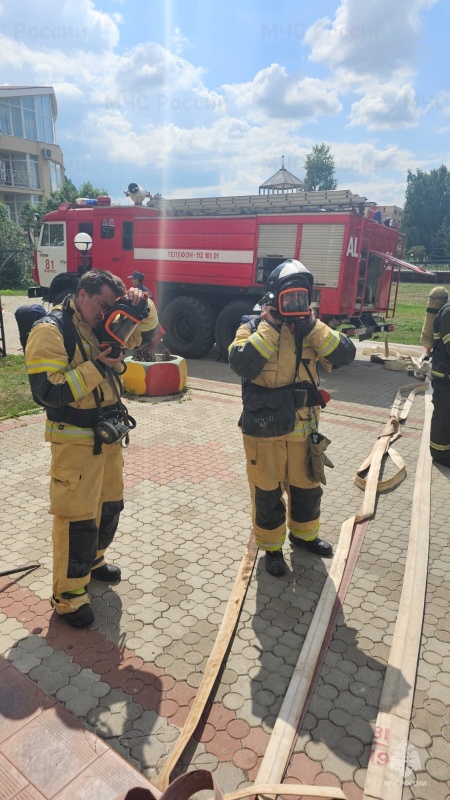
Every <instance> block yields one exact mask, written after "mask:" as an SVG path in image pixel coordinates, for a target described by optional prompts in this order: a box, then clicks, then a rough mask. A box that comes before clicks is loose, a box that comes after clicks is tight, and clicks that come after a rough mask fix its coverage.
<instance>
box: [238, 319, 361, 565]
mask: <svg viewBox="0 0 450 800" xmlns="http://www.w3.org/2000/svg"><path fill="white" fill-rule="evenodd" d="M354 357H355V346H354V344H353V342H351V341H350V339H348V338H347V337H346V336H344V335H343V334H341V333H337V332H336V331H333V330H332V329H331V328H329V327H328V325H325V324H324V323H323V322H321V321H314V324H313V325H312V327H310V328H309V331H307V332H305V333H304V334H303V336H299V335H296V333H295V329H294V331H291V328H290V326H288V325H287V324H286V323H283V324H282V325H281V326H280V327H277V326H274V325H272V324H270V323H269V322H267V321H266V320H256V321H254V320H252V319H249V321H245V322H244V323H243V324H242V325H241V326H240V328H238V330H237V333H236V338H235V340H234V342H233V343H232V344H231V345H230V349H229V360H230V366H231V368H232V369H233V370H234V372H236V373H237V374H238V375H240V376H241V377H242V378H243V404H244V410H243V415H242V418H241V424H242V431H243V434H244V436H243V443H244V450H245V454H246V460H247V477H248V481H249V486H250V495H251V502H252V522H253V533H254V536H255V541H256V544H257V545H258V547H260V548H262V549H264V550H279V549H280V548H281V547H282V546H283V543H284V540H285V536H286V521H287V523H288V525H289V529H290V531H291V534H292V535H293V536H294V537H295V538H298V539H302V540H303V541H306V542H311V541H313V540H314V539H316V538H317V537H318V535H319V527H320V503H321V497H322V487H321V486H320V479H318V478H317V477H316V476H313V477H312V478H311V476H310V475H309V470H308V458H309V455H310V439H311V437H310V434H312V433H314V434H315V435H316V432H317V425H318V419H319V413H320V398H319V397H318V391H317V387H316V383H317V380H318V375H317V362H318V361H319V362H320V363H321V364H323V366H324V367H325V369H327V370H328V371H331V370H332V369H333V368H337V367H340V366H344V365H346V364H350V363H351V362H352V361H353V359H354ZM283 387H285V388H284V389H283ZM297 396H298V399H299V402H297ZM293 398H294V402H292V399H293ZM252 425H254V429H255V430H256V432H255V433H252V432H251V428H252ZM259 426H260V427H259ZM283 428H284V429H287V431H288V432H287V433H283V432H282V431H283ZM322 482H325V481H322ZM285 491H286V493H287V498H288V502H287V509H286V503H285V500H284V497H283V495H284V492H285ZM286 511H287V514H286Z"/></svg>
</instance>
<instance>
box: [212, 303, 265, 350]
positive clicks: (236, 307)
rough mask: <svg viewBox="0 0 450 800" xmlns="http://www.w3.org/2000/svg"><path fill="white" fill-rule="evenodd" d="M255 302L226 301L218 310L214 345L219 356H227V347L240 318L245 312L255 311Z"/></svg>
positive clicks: (251, 312) (239, 322)
mask: <svg viewBox="0 0 450 800" xmlns="http://www.w3.org/2000/svg"><path fill="white" fill-rule="evenodd" d="M255 302H256V301H246V300H236V301H234V302H233V303H228V305H226V306H225V307H224V308H223V309H222V311H221V312H220V314H219V316H218V317H217V322H216V345H217V349H218V350H219V352H220V354H221V356H228V347H229V345H230V344H231V342H232V341H233V339H234V336H235V334H236V331H237V329H238V328H239V325H240V324H241V319H242V317H243V316H244V315H245V314H253V313H255V312H254V311H253V306H254V305H255Z"/></svg>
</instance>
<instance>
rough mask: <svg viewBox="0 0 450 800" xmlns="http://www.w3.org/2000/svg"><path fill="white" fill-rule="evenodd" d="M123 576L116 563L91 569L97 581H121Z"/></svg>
mask: <svg viewBox="0 0 450 800" xmlns="http://www.w3.org/2000/svg"><path fill="white" fill-rule="evenodd" d="M121 577H122V573H121V572H120V569H119V567H116V566H115V565H114V564H103V565H102V566H101V567H97V569H93V570H92V571H91V578H95V580H96V581H103V582H104V583H119V581H120V579H121Z"/></svg>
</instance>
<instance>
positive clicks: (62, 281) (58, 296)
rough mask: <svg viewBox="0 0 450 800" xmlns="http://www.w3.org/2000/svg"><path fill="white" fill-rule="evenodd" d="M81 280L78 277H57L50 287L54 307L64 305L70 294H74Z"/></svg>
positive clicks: (51, 301)
mask: <svg viewBox="0 0 450 800" xmlns="http://www.w3.org/2000/svg"><path fill="white" fill-rule="evenodd" d="M79 280H80V278H79V276H78V275H57V277H56V278H55V279H54V281H52V284H51V286H50V303H52V304H53V305H54V306H57V305H59V303H62V301H63V300H64V298H65V297H67V295H68V294H73V293H74V292H75V290H76V288H77V286H78V281H79Z"/></svg>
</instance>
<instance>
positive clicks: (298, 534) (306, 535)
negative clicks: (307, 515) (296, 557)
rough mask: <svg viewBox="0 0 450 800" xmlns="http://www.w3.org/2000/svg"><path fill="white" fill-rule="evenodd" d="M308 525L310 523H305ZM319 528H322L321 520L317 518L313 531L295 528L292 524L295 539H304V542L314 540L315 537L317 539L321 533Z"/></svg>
mask: <svg viewBox="0 0 450 800" xmlns="http://www.w3.org/2000/svg"><path fill="white" fill-rule="evenodd" d="M305 524H306V525H308V524H309V523H305ZM319 528H320V520H317V522H316V524H315V525H314V528H313V529H312V531H311V530H310V531H302V530H298V529H295V530H294V529H293V528H292V526H291V533H292V535H293V536H294V538H295V539H302V541H304V542H312V541H313V540H314V539H317V537H318V535H319Z"/></svg>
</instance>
